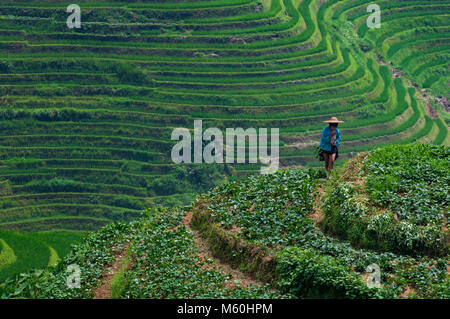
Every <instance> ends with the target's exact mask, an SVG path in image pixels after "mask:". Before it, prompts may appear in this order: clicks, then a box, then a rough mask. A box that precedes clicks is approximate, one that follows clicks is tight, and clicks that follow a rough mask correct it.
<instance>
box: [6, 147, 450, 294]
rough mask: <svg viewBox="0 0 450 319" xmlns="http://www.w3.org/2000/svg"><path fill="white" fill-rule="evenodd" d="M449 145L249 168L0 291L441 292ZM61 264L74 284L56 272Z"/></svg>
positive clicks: (109, 231) (104, 232) (96, 236)
mask: <svg viewBox="0 0 450 319" xmlns="http://www.w3.org/2000/svg"><path fill="white" fill-rule="evenodd" d="M449 156H450V148H449V147H443V146H429V145H424V144H410V145H405V146H389V147H384V148H378V149H376V150H375V151H373V152H370V153H368V154H366V153H362V154H360V155H359V156H358V157H356V158H355V159H353V160H351V161H350V162H349V163H348V164H347V165H346V166H345V167H342V168H341V169H340V170H338V171H337V172H335V174H334V176H333V177H332V179H331V180H330V181H327V180H324V179H322V178H321V177H322V176H323V174H322V172H320V171H317V170H315V169H312V168H311V169H308V170H305V169H289V170H280V171H278V172H277V173H275V174H273V175H251V176H249V177H248V178H246V179H243V180H242V181H237V182H230V183H226V184H224V185H222V186H219V187H217V188H215V189H213V190H212V191H210V192H209V193H207V194H204V195H201V196H199V197H198V198H197V199H196V200H195V201H194V202H193V203H192V205H191V206H188V207H185V208H184V209H181V208H177V209H172V210H166V209H162V208H161V209H156V210H152V211H148V212H147V214H146V217H144V218H141V219H139V220H136V221H133V222H132V223H130V224H125V223H114V224H111V225H108V226H107V227H105V228H103V229H101V230H99V231H97V232H94V233H92V234H91V235H90V236H89V237H88V238H87V240H86V242H85V243H83V244H81V245H79V246H76V247H75V248H74V250H73V251H72V252H71V253H70V254H69V255H68V256H67V257H65V258H64V259H63V260H62V262H60V263H59V264H58V265H57V266H56V268H51V269H49V270H48V271H44V272H42V271H38V272H33V273H30V274H29V275H22V276H20V277H17V278H16V279H10V280H8V281H7V282H6V284H4V285H3V286H0V287H1V288H0V289H2V293H3V297H6V298H8V297H34V298H43V297H45V298H92V297H94V296H97V297H98V296H99V292H98V290H99V289H102V294H101V295H102V296H103V297H110V296H112V297H115V298H118V297H121V298H210V297H214V298H217V297H225V298H244V297H245V298H267V297H271V298H293V297H294V298H295V297H300V298H303V297H316V298H329V297H332V298H336V297H338V298H397V297H400V298H445V299H448V298H450V270H449V269H450V264H449V249H450V245H449V231H448V212H449V194H450V192H449V191H450V189H449V185H450V183H448V179H449V178H450V166H449ZM387 195H388V196H387ZM215 259H216V260H215ZM72 264H77V265H78V266H79V267H80V274H81V288H80V289H69V288H68V287H67V284H66V280H67V276H68V273H67V272H66V270H67V267H68V266H69V265H72ZM117 264H118V265H121V266H120V267H117V266H116V267H114V266H111V265H117ZM111 269H112V275H111V274H109V270H111ZM230 270H231V271H230ZM373 271H375V273H374V272H373ZM377 275H379V281H376V280H375V282H374V281H373V279H372V277H373V276H375V278H376V276H377ZM377 282H378V283H379V286H377V285H376V283H377ZM369 284H374V285H369ZM105 286H106V287H107V288H105Z"/></svg>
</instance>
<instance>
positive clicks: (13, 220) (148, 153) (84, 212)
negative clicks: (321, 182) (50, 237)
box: [0, 0, 450, 279]
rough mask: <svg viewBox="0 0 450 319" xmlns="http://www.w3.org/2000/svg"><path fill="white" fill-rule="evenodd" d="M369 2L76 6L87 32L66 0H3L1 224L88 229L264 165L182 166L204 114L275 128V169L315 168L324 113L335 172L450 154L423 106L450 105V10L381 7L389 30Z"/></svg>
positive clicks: (439, 109) (212, 120) (439, 4)
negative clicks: (395, 157) (188, 137)
mask: <svg viewBox="0 0 450 319" xmlns="http://www.w3.org/2000/svg"><path fill="white" fill-rule="evenodd" d="M370 3H371V1H368V0H343V1H338V0H214V1H196V0H190V1H168V0H167V1H163V0H159V1H141V2H134V1H129V2H127V1H111V0H109V1H98V0H96V1H78V2H77V4H78V5H79V6H80V7H81V21H82V27H81V28H80V29H76V28H75V29H69V28H67V25H66V19H67V17H68V14H67V13H66V6H65V4H62V3H61V2H60V1H51V0H45V1H39V2H36V1H19V2H17V1H3V2H2V3H1V4H0V228H1V229H7V230H20V231H30V230H33V229H39V230H42V231H44V230H45V231H49V230H52V229H70V230H78V231H84V230H91V229H95V228H96V227H98V226H99V225H104V224H105V223H107V222H108V221H111V220H130V219H132V218H134V217H135V216H137V215H139V214H140V213H141V212H142V211H143V210H144V209H145V208H147V207H150V206H152V205H156V204H161V205H167V206H172V205H184V204H186V203H188V202H190V200H191V199H192V197H193V196H194V194H196V193H198V192H201V191H207V190H208V189H209V188H210V187H213V186H216V185H217V184H218V183H220V182H221V181H222V180H223V179H224V176H226V177H225V178H230V179H233V178H235V177H236V176H241V175H245V174H248V173H252V172H257V171H259V169H260V166H261V165H260V164H259V163H258V164H248V165H244V164H235V165H210V166H208V165H205V166H203V167H202V166H198V165H182V166H175V165H174V163H173V162H172V160H171V158H170V150H171V148H172V146H173V145H174V141H172V140H171V132H172V130H173V129H174V128H177V127H185V128H188V129H190V130H192V129H193V122H194V120H196V119H202V120H203V125H204V127H217V128H220V129H223V130H224V129H226V128H228V127H233V128H237V127H242V128H244V129H245V128H250V127H253V128H261V127H262V128H279V129H280V134H281V137H280V139H281V141H280V146H281V147H280V161H281V166H318V165H322V163H321V162H319V161H318V159H317V158H316V155H315V146H316V145H318V144H319V138H320V131H321V130H322V129H323V127H324V124H323V123H322V121H323V120H325V119H328V118H329V117H330V116H337V117H339V118H342V119H344V121H345V124H344V125H342V126H341V127H340V129H341V132H342V135H343V139H342V147H341V149H340V156H341V159H342V161H341V159H340V160H339V161H338V164H339V162H340V163H342V162H343V160H345V159H349V158H351V157H353V156H355V155H356V154H357V152H361V151H369V150H372V149H373V148H375V147H376V146H379V145H386V144H405V143H409V142H413V141H422V142H426V143H434V144H447V145H448V143H449V141H450V137H449V136H448V121H449V117H448V115H447V114H446V111H445V110H444V107H443V105H441V104H440V103H439V102H436V100H433V101H431V102H430V100H429V97H430V96H433V97H435V98H436V99H438V98H447V99H448V98H449V90H448V87H449V86H448V82H449V75H448V70H449V63H448V55H449V42H448V41H449V40H448V39H449V19H448V12H449V9H450V1H448V0H445V1H441V0H439V1H432V2H430V1H415V0H411V1H409V0H408V1H391V0H389V1H387V0H380V1H378V2H377V3H378V4H379V5H380V7H381V10H382V13H381V14H382V27H381V28H380V29H368V27H367V25H366V19H367V17H368V16H369V14H370V13H367V11H366V8H367V5H368V4H370ZM424 90H426V91H424ZM430 105H431V106H430ZM430 108H432V109H433V110H435V111H430ZM430 112H431V113H430ZM436 114H437V115H438V116H436ZM24 236H25V235H24ZM5 241H6V240H5ZM6 243H7V244H8V242H7V241H6ZM8 245H9V246H11V247H12V245H10V244H8ZM12 249H14V248H12ZM55 249H56V248H55ZM8 251H9V250H8ZM47 253H48V252H46V254H47ZM48 254H50V253H48ZM16 255H17V254H16ZM44 255H45V254H43V255H42V256H44ZM17 256H18V255H17ZM45 256H46V255H45ZM44 259H45V260H46V259H48V258H47V257H45V258H44V257H42V262H44ZM1 269H3V268H2V267H1V266H0V270H1ZM0 279H1V271H0Z"/></svg>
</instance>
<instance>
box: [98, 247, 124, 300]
mask: <svg viewBox="0 0 450 319" xmlns="http://www.w3.org/2000/svg"><path fill="white" fill-rule="evenodd" d="M128 246H129V244H128V243H127V244H125V245H124V246H123V249H122V250H120V251H119V252H117V254H115V255H114V257H115V259H114V262H113V263H112V264H111V265H109V266H107V267H106V269H105V273H104V274H103V275H102V277H101V279H100V280H101V282H102V284H101V285H100V286H99V287H97V289H96V290H95V293H94V298H93V299H109V298H111V282H112V280H113V278H114V276H115V275H116V273H117V272H118V271H119V269H120V267H121V265H122V261H123V260H124V259H125V258H126V256H127V251H128Z"/></svg>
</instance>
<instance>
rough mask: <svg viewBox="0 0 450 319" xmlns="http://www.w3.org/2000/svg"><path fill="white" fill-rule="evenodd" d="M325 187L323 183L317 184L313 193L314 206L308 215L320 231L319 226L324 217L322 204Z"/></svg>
mask: <svg viewBox="0 0 450 319" xmlns="http://www.w3.org/2000/svg"><path fill="white" fill-rule="evenodd" d="M324 188H325V185H324V183H323V182H319V184H318V185H317V189H316V190H315V191H314V206H313V211H312V212H311V213H310V214H309V215H308V217H309V218H311V219H312V220H313V221H314V224H315V225H316V228H317V229H318V230H320V228H319V226H318V225H320V223H321V222H322V220H323V219H324V217H325V215H324V214H323V212H322V203H323V199H324V197H325V189H324Z"/></svg>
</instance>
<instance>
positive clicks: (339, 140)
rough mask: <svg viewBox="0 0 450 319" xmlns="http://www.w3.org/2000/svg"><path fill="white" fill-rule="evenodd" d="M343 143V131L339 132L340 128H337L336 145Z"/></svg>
mask: <svg viewBox="0 0 450 319" xmlns="http://www.w3.org/2000/svg"><path fill="white" fill-rule="evenodd" d="M339 145H341V132H339V130H338V129H336V146H339Z"/></svg>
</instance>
